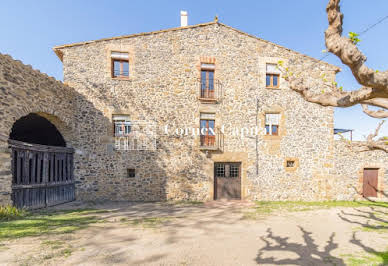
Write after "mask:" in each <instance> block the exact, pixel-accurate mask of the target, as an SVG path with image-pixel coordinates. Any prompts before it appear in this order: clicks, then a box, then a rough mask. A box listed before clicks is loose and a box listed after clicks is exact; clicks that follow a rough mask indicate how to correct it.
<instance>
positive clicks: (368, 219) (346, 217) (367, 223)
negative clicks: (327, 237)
mask: <svg viewBox="0 0 388 266" xmlns="http://www.w3.org/2000/svg"><path fill="white" fill-rule="evenodd" d="M376 203H378V202H376ZM385 208H387V205H385V204H377V205H375V206H371V207H369V208H366V209H354V210H353V211H354V212H345V211H341V212H340V213H339V214H338V217H339V218H340V219H341V220H343V221H345V222H348V223H350V224H353V225H356V226H358V228H357V229H358V230H359V231H367V232H368V233H369V232H377V233H382V232H388V213H387V212H386V211H385V210H386V209H385ZM356 234H357V232H354V233H353V236H352V239H351V240H350V243H352V244H354V245H356V246H358V247H360V248H361V249H362V250H363V251H365V252H366V253H368V254H369V255H372V256H375V257H376V258H379V259H380V261H381V265H388V250H385V251H378V250H377V249H375V248H372V247H369V246H367V245H366V244H365V243H363V242H362V241H361V240H360V239H358V238H357V236H356ZM383 248H386V247H383Z"/></svg>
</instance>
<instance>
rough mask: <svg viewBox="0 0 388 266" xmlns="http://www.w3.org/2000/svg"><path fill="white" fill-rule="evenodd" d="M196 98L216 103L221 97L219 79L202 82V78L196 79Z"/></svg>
mask: <svg viewBox="0 0 388 266" xmlns="http://www.w3.org/2000/svg"><path fill="white" fill-rule="evenodd" d="M198 88H199V93H198V99H199V100H200V101H201V102H205V103H216V102H219V101H220V100H221V98H222V95H223V92H222V85H221V82H220V81H219V80H216V79H215V80H212V81H211V82H209V81H207V82H204V81H202V79H200V78H199V79H198Z"/></svg>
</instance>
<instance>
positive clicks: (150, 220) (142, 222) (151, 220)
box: [128, 217, 172, 228]
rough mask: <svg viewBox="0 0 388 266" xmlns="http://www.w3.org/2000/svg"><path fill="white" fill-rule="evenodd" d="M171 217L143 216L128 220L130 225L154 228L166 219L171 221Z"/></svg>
mask: <svg viewBox="0 0 388 266" xmlns="http://www.w3.org/2000/svg"><path fill="white" fill-rule="evenodd" d="M171 219H172V217H143V218H137V219H132V220H128V222H129V223H130V224H131V225H134V226H140V227H143V228H156V227H159V226H161V225H163V224H165V223H166V222H168V221H171Z"/></svg>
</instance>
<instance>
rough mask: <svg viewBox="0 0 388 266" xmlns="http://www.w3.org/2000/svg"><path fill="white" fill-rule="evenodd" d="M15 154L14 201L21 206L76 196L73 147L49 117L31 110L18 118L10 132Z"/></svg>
mask: <svg viewBox="0 0 388 266" xmlns="http://www.w3.org/2000/svg"><path fill="white" fill-rule="evenodd" d="M9 147H10V148H11V154H12V167H11V168H12V202H13V204H14V205H15V206H17V207H19V208H28V209H35V208H43V207H47V206H52V205H56V204H60V203H64V202H68V201H72V200H74V199H75V188H74V175H73V153H74V151H73V149H72V148H68V147H66V141H65V139H64V137H63V136H62V134H61V133H60V132H59V130H58V129H57V127H56V126H55V125H54V124H53V123H51V122H50V121H49V120H48V119H47V118H46V117H44V116H43V115H40V114H35V113H30V114H28V115H26V116H24V117H21V118H20V119H18V120H17V121H16V122H15V123H14V124H13V126H12V130H11V133H10V136H9Z"/></svg>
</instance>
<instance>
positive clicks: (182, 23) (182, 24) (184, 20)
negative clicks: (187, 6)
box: [181, 10, 187, 27]
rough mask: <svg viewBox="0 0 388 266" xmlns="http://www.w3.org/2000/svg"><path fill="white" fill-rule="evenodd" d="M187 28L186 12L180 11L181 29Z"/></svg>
mask: <svg viewBox="0 0 388 266" xmlns="http://www.w3.org/2000/svg"><path fill="white" fill-rule="evenodd" d="M186 26H187V11H183V10H181V27H186Z"/></svg>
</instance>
